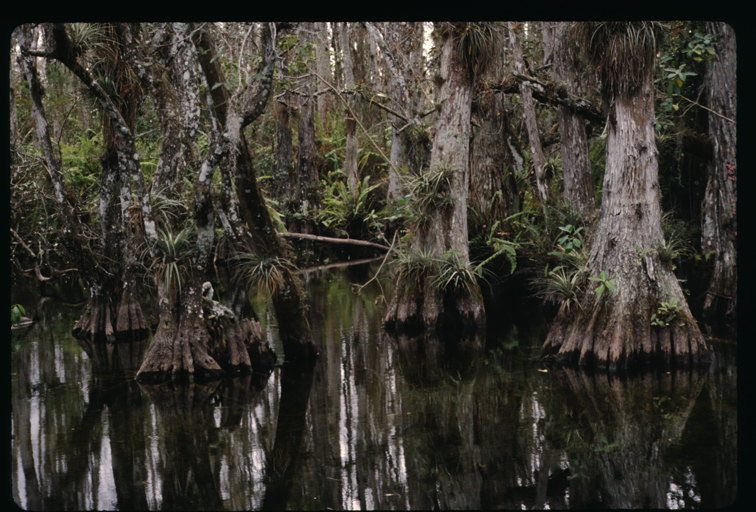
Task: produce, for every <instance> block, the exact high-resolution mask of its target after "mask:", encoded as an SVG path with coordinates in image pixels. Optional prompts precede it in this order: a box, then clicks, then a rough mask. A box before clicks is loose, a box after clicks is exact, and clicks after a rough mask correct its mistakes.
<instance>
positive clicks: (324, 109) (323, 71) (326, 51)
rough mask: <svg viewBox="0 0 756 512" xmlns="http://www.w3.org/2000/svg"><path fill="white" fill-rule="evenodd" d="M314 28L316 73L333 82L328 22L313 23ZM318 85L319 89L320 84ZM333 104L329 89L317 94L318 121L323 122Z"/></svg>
mask: <svg viewBox="0 0 756 512" xmlns="http://www.w3.org/2000/svg"><path fill="white" fill-rule="evenodd" d="M314 29H315V36H316V37H315V58H316V59H317V69H318V75H320V76H322V77H323V78H325V79H326V81H328V82H331V83H333V73H332V72H331V52H330V48H331V44H330V38H329V36H328V23H324V22H317V23H314ZM318 85H319V87H318V88H319V89H322V86H320V84H318ZM332 105H333V97H332V96H331V93H330V91H328V90H324V91H323V92H322V93H321V94H319V95H318V117H319V118H320V122H321V123H323V124H325V122H326V119H327V117H328V111H329V110H330V109H331V106H332Z"/></svg>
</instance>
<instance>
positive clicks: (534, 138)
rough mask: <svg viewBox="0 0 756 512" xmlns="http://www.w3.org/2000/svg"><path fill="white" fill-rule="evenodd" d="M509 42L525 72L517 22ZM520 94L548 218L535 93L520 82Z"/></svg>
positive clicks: (540, 196) (511, 27) (519, 67)
mask: <svg viewBox="0 0 756 512" xmlns="http://www.w3.org/2000/svg"><path fill="white" fill-rule="evenodd" d="M509 42H510V45H511V47H512V54H513V56H514V64H515V69H516V70H517V72H518V73H521V74H522V73H525V71H526V69H525V59H524V57H523V55H522V44H521V43H520V39H519V37H518V36H517V32H516V30H515V24H514V23H511V22H510V23H509ZM520 96H521V97H522V107H523V111H524V116H525V125H526V126H527V129H528V140H529V141H530V155H531V158H532V160H533V170H534V171H535V178H536V189H537V190H538V200H539V201H540V202H541V205H542V207H543V215H544V218H548V214H547V210H546V207H547V205H548V204H549V202H550V197H549V196H550V194H549V187H550V185H549V181H548V179H547V177H546V157H545V156H544V155H543V148H542V147H541V135H540V132H539V131H538V122H537V120H536V111H535V105H534V104H533V93H532V92H531V90H530V88H529V87H527V86H526V85H523V84H520Z"/></svg>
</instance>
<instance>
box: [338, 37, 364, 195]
mask: <svg viewBox="0 0 756 512" xmlns="http://www.w3.org/2000/svg"><path fill="white" fill-rule="evenodd" d="M353 36H354V24H352V23H342V24H341V46H342V48H344V64H343V65H344V89H346V90H347V91H348V92H355V76H354V68H355V63H354V55H353V54H354V51H353V50H352V48H353V45H354V43H355V41H354V40H353ZM348 98H349V99H348V100H347V103H348V108H347V110H346V118H345V119H344V126H345V131H346V152H345V157H344V174H346V177H347V184H348V185H349V190H350V191H351V193H352V196H355V197H356V196H357V187H358V186H359V183H360V176H359V173H358V170H357V153H358V151H359V147H358V145H357V122H356V120H355V119H354V117H352V116H353V115H354V113H355V106H356V104H357V100H356V99H355V94H349V95H348Z"/></svg>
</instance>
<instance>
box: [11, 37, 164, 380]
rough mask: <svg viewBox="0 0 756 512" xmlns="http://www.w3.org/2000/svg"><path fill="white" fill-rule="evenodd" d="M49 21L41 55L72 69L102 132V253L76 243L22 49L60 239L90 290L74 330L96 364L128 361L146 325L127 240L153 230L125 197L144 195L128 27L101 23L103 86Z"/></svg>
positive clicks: (146, 214) (75, 226) (32, 69)
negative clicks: (106, 86)
mask: <svg viewBox="0 0 756 512" xmlns="http://www.w3.org/2000/svg"><path fill="white" fill-rule="evenodd" d="M51 29H52V30H51V31H50V33H49V34H48V36H49V37H48V41H49V43H50V44H51V48H50V49H49V50H48V52H47V56H48V57H50V58H54V59H57V60H58V61H60V62H61V63H62V64H63V65H64V66H66V67H67V68H68V69H69V70H71V71H72V72H73V73H74V74H75V75H76V76H77V77H78V78H79V79H80V80H81V81H82V83H83V84H84V85H85V86H86V87H87V88H88V89H89V90H90V92H91V93H92V94H93V95H94V97H95V98H96V99H97V100H98V101H99V103H100V105H101V106H102V108H103V111H104V113H105V115H104V116H103V132H104V133H105V137H104V141H105V146H106V152H105V154H104V156H103V157H102V158H101V165H102V178H101V187H100V247H101V249H100V251H101V255H100V256H101V257H100V258H97V257H95V256H94V254H93V253H92V252H91V250H90V249H88V248H87V249H83V248H82V247H81V246H80V238H79V235H80V226H79V221H78V219H77V218H75V216H74V215H73V212H72V209H71V206H70V205H69V204H68V201H67V200H66V199H65V198H64V196H63V188H62V179H61V176H60V164H59V162H57V161H56V160H55V158H54V156H53V154H52V148H51V144H50V140H49V139H50V137H49V129H48V126H47V121H46V119H45V114H44V108H43V106H42V102H41V85H40V84H39V80H38V78H37V71H36V64H35V63H34V62H33V60H31V57H30V56H28V55H27V56H26V57H24V58H23V66H24V69H25V73H26V75H27V78H28V80H29V85H30V91H31V93H32V94H31V95H32V100H33V103H34V117H35V121H36V126H37V135H38V138H39V140H40V142H41V144H42V146H43V148H44V150H45V157H46V161H47V164H48V171H49V173H50V177H51V181H52V183H53V189H54V191H55V194H54V197H55V200H56V203H57V204H58V208H59V211H60V214H61V218H62V221H63V222H62V224H63V236H62V240H63V243H64V245H65V246H66V248H67V249H68V250H69V252H70V253H71V255H72V256H73V257H74V258H75V260H76V261H77V263H78V267H79V269H80V271H81V273H82V276H84V279H85V281H86V283H87V285H88V287H89V291H90V297H89V302H88V306H87V311H86V312H85V313H84V314H83V315H82V317H81V318H80V319H79V321H78V322H77V323H76V325H75V326H74V329H73V332H74V335H75V337H76V338H77V339H79V340H80V341H82V345H83V346H84V347H85V349H87V351H88V352H89V353H90V355H93V354H94V353H98V354H101V355H103V354H104V357H99V356H98V357H97V358H95V361H96V362H97V363H98V365H99V366H101V368H100V369H108V368H112V367H131V366H133V359H134V354H137V357H138V354H140V353H141V352H140V351H141V348H142V347H143V344H142V342H143V341H144V340H145V339H146V338H147V336H148V331H147V329H146V323H145V321H144V317H143V316H142V311H141V306H140V305H139V302H138V301H137V300H136V276H135V268H134V267H135V264H136V258H135V255H134V252H133V251H132V250H131V249H130V248H131V247H134V246H136V239H137V237H138V232H141V231H143V228H144V229H145V230H147V231H149V230H150V228H153V230H154V224H152V223H151V213H150V210H149V205H148V204H147V205H145V204H144V203H142V205H141V207H140V206H139V205H132V204H131V192H132V190H135V191H136V192H137V194H138V195H139V196H140V197H141V196H143V195H144V194H143V192H144V180H143V178H142V176H141V168H140V164H139V157H138V155H137V152H136V147H135V144H134V138H133V135H132V133H133V130H134V127H135V126H136V110H137V104H138V102H139V95H140V93H139V88H138V87H134V85H135V84H134V80H133V78H131V75H130V73H129V71H130V68H129V65H128V63H126V60H127V59H126V58H125V52H126V50H125V48H127V47H128V44H129V43H130V42H131V40H132V32H131V28H130V27H129V26H127V25H117V24H115V25H114V24H108V25H104V26H103V27H102V33H103V34H104V35H106V37H105V38H104V41H105V43H104V44H103V46H102V48H103V49H104V51H102V52H101V55H100V57H102V61H101V62H100V64H99V65H102V66H105V67H106V68H107V72H108V73H110V75H111V77H112V84H113V86H114V87H115V88H116V92H115V93H111V94H108V93H106V92H105V91H104V90H103V88H102V86H101V85H100V84H99V83H98V82H97V81H96V80H93V78H92V75H91V74H90V71H89V70H88V69H87V68H86V67H85V66H83V65H82V64H81V63H80V62H79V61H78V60H77V59H78V54H77V53H76V52H75V51H74V50H73V49H72V45H71V42H70V40H69V38H68V34H67V29H66V27H65V25H63V24H61V23H56V24H53V25H52V27H51ZM27 32H28V31H27V30H26V29H22V30H21V32H20V35H21V40H20V43H21V47H22V49H23V51H24V52H25V51H28V48H29V43H30V41H29V40H28V33H27ZM101 71H102V70H101ZM132 180H133V183H132ZM140 221H141V226H140ZM103 257H104V258H103ZM101 261H108V262H109V264H108V268H107V269H105V268H103V266H102V265H103V264H102V263H100V262H101ZM121 342H128V343H136V345H135V346H134V347H131V346H125V347H124V349H123V350H120V351H114V346H113V344H114V343H121ZM103 343H107V347H106V348H103V347H97V346H96V345H98V344H103ZM118 352H123V353H124V354H125V359H124V360H120V359H119V358H118V357H113V356H114V354H117V353H118Z"/></svg>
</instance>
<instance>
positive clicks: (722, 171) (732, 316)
mask: <svg viewBox="0 0 756 512" xmlns="http://www.w3.org/2000/svg"><path fill="white" fill-rule="evenodd" d="M706 30H707V32H708V33H710V34H715V33H719V34H721V39H720V41H719V44H718V45H717V50H716V51H717V54H716V57H715V58H714V62H713V64H712V68H711V70H710V71H709V74H708V82H709V83H708V87H707V94H708V104H709V108H710V109H711V110H713V111H714V112H716V114H715V113H714V112H709V136H710V138H711V140H712V142H713V145H714V158H713V160H712V162H711V164H710V165H709V169H708V174H709V178H708V181H707V184H706V192H705V195H704V200H703V204H702V209H703V222H702V224H703V225H702V227H701V228H702V229H701V231H702V238H701V251H702V252H703V253H704V254H707V253H709V252H712V251H715V256H714V270H713V273H712V275H711V280H710V282H709V288H708V290H707V292H706V298H705V300H704V307H703V315H704V318H707V319H709V318H715V317H717V316H720V315H722V314H723V315H724V318H725V319H727V322H728V324H730V325H735V320H736V317H737V294H738V270H737V239H736V236H737V216H736V206H737V203H736V201H737V195H736V178H737V155H736V149H737V124H736V121H737V82H736V76H737V75H736V51H735V33H734V31H733V30H732V27H730V26H729V25H727V24H726V23H721V22H707V23H706ZM717 114H720V115H717ZM722 116H725V117H727V118H729V119H724V118H723V117H722ZM730 120H731V121H730Z"/></svg>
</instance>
